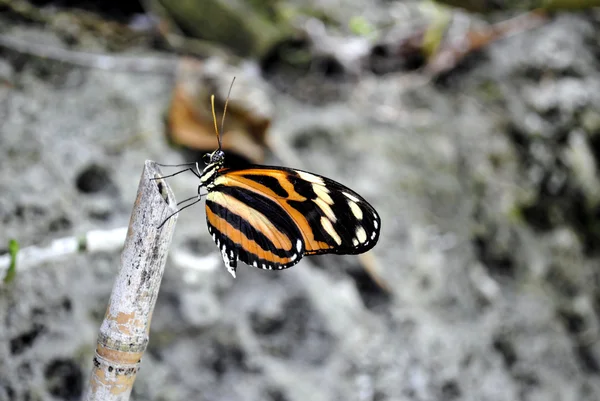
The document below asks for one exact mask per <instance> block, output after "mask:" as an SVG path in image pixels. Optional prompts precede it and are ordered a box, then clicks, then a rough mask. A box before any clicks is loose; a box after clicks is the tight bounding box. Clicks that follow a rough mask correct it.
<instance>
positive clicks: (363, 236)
mask: <svg viewBox="0 0 600 401" xmlns="http://www.w3.org/2000/svg"><path fill="white" fill-rule="evenodd" d="M356 238H357V239H358V242H360V243H361V244H363V243H364V242H365V241H366V240H367V232H366V231H365V229H364V228H363V227H362V226H360V227H358V228H357V229H356Z"/></svg>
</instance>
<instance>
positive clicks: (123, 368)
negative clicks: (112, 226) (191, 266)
mask: <svg viewBox="0 0 600 401" xmlns="http://www.w3.org/2000/svg"><path fill="white" fill-rule="evenodd" d="M157 177H160V171H159V170H158V167H157V166H156V164H155V163H154V162H151V161H146V163H145V167H144V171H143V173H142V178H141V179H140V185H139V188H138V194H137V198H136V200H135V204H134V206H133V212H132V214H131V220H130V222H129V230H128V232H127V238H126V240H125V246H124V248H123V253H122V254H121V266H120V268H119V272H118V274H117V278H116V280H115V284H114V286H113V290H112V294H111V296H110V300H109V303H108V308H107V310H106V315H105V317H104V321H103V322H102V325H101V327H100V333H99V335H98V342H97V347H96V354H95V356H94V366H93V368H92V374H91V377H90V381H89V386H88V389H87V393H86V396H85V398H84V399H85V400H87V401H99V400H102V401H117V400H118V401H125V400H128V399H129V395H130V394H131V389H132V386H133V382H134V381H135V377H136V374H137V371H138V370H139V366H140V362H141V358H142V355H143V353H144V351H145V350H146V346H147V344H148V334H149V330H150V320H151V318H152V311H153V310H154V305H155V303H156V297H157V296H158V290H159V286H160V281H161V279H162V275H163V271H164V267H165V262H166V258H167V253H168V251H169V246H170V244H171V238H172V236H173V231H174V229H175V223H176V220H177V215H175V216H173V217H172V218H170V219H169V220H168V221H167V222H166V223H165V224H164V226H162V227H161V228H160V229H159V228H158V226H159V225H160V224H161V223H162V222H163V221H164V220H165V219H166V218H167V217H168V216H169V215H171V214H172V213H174V212H175V211H176V207H177V203H176V201H175V198H174V196H173V194H172V192H171V189H170V188H169V186H168V185H167V183H166V182H165V181H164V180H152V178H157Z"/></svg>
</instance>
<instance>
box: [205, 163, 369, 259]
mask: <svg viewBox="0 0 600 401" xmlns="http://www.w3.org/2000/svg"><path fill="white" fill-rule="evenodd" d="M223 197H226V198H227V199H231V197H233V198H235V199H236V200H237V201H229V202H230V203H231V205H230V206H231V207H229V206H228V205H227V201H226V200H225V199H224V198H223ZM211 198H212V199H211ZM215 200H216V201H217V202H216V203H218V204H219V205H220V206H224V207H225V208H226V209H228V212H227V213H225V212H224V211H219V210H215V207H214V206H212V205H213V203H214V202H215ZM238 201H239V203H238ZM241 204H244V205H246V208H243V207H241ZM209 213H212V214H216V215H218V216H220V217H221V218H222V219H223V220H225V221H228V222H230V223H232V222H233V223H235V222H237V221H238V220H239V222H238V223H237V224H238V226H237V227H238V228H230V227H226V225H224V224H223V223H220V226H221V227H215V226H213V227H215V228H217V231H218V232H219V233H221V235H222V236H223V237H224V239H223V240H221V241H220V242H222V243H223V242H224V243H226V244H227V240H229V241H231V242H232V243H233V246H234V247H236V249H238V252H239V259H240V260H242V261H244V262H246V263H248V264H249V265H255V264H254V262H256V265H258V266H257V267H262V266H261V264H262V262H263V261H265V260H267V261H269V260H270V261H271V262H273V263H274V264H273V266H280V267H277V268H285V267H289V266H291V265H293V264H295V263H297V262H298V261H299V259H300V258H301V257H302V255H303V254H307V255H313V254H322V253H338V254H357V253H363V252H366V251H367V250H369V249H371V248H372V247H373V246H374V245H375V243H376V242H377V240H378V238H379V232H380V228H381V221H380V219H379V216H378V215H377V213H376V212H375V209H374V208H373V207H372V206H371V205H370V204H369V203H368V202H367V201H365V200H364V199H363V198H362V197H361V196H360V195H358V194H357V193H356V192H354V191H352V190H351V189H349V188H347V187H345V186H344V185H342V184H340V183H338V182H335V181H333V180H330V179H328V178H325V177H321V176H318V175H315V174H312V173H308V172H305V171H300V170H293V169H287V168H281V167H266V166H253V167H252V168H248V169H241V170H227V169H223V170H222V171H220V172H219V175H218V176H217V177H216V179H215V180H214V182H213V185H212V186H211V188H209V195H208V200H207V218H208V217H209ZM208 220H209V229H211V221H210V220H211V219H210V218H209V219H208ZM271 226H272V227H273V230H272V232H270V231H269V230H268V227H271ZM244 232H245V233H247V234H248V235H247V236H245V237H244V236H240V235H239V233H244ZM265 232H266V233H267V234H269V235H268V237H269V239H270V242H269V243H264V238H262V237H261V234H264V233H265ZM254 237H256V238H254ZM251 238H253V239H254V241H250V240H249V239H251ZM278 240H279V242H278ZM290 243H296V244H298V245H299V244H300V243H301V244H302V250H301V251H300V247H299V246H298V248H297V249H294V248H293V247H292V248H291V249H289V245H290ZM236 244H237V246H236ZM261 244H263V245H265V246H266V247H267V248H268V249H265V248H263V247H262V246H260V245H261ZM227 246H230V245H227ZM264 250H268V251H269V252H270V253H267V254H265V255H263V254H262V253H261V252H262V251H264ZM294 251H297V253H295V252H294ZM286 252H287V253H286ZM277 258H284V259H281V260H280V259H277ZM285 258H287V259H285ZM291 258H293V260H291ZM246 260H248V261H250V263H249V262H247V261H246ZM275 262H277V263H275ZM267 266H269V265H267Z"/></svg>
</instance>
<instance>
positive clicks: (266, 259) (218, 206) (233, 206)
mask: <svg viewBox="0 0 600 401" xmlns="http://www.w3.org/2000/svg"><path fill="white" fill-rule="evenodd" d="M206 217H207V223H208V226H209V232H210V233H211V235H212V236H213V239H214V240H215V242H216V243H217V245H218V246H219V248H220V249H221V253H222V255H223V258H224V260H225V259H227V260H225V263H226V264H228V266H231V268H230V271H231V270H233V271H235V266H236V261H237V260H238V259H239V260H241V261H243V262H244V263H246V264H248V265H250V266H255V267H258V268H262V269H268V270H279V269H285V268H288V267H290V266H293V265H295V264H296V263H298V262H299V261H300V259H301V258H302V255H303V253H304V243H303V241H302V235H301V233H300V231H299V230H298V227H297V226H296V224H295V223H294V222H293V221H292V219H291V218H290V217H289V216H288V214H287V213H286V212H285V211H284V210H283V209H282V208H281V206H279V204H277V203H276V202H275V201H273V200H271V199H269V198H267V197H265V196H262V195H259V194H256V193H254V192H252V191H248V190H245V189H243V188H239V187H233V186H216V187H214V188H212V189H211V191H210V192H209V194H208V195H207V200H206Z"/></svg>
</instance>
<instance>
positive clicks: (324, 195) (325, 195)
mask: <svg viewBox="0 0 600 401" xmlns="http://www.w3.org/2000/svg"><path fill="white" fill-rule="evenodd" d="M312 188H313V191H315V194H316V195H317V196H318V197H319V198H321V199H323V201H325V203H327V204H328V205H333V199H331V196H329V190H328V189H327V187H324V186H322V185H318V184H313V185H312Z"/></svg>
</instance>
